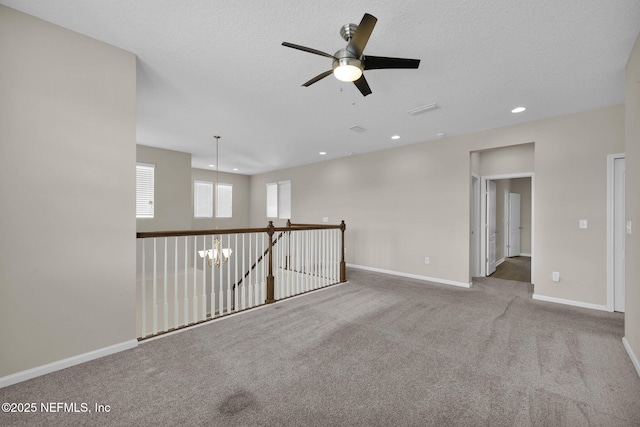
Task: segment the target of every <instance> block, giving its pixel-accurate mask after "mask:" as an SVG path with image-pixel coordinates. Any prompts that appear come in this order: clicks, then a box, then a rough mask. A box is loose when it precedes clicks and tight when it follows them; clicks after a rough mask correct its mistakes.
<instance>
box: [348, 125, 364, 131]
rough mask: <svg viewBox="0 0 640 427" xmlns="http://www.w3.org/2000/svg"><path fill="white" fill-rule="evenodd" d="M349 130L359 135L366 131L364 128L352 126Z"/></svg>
mask: <svg viewBox="0 0 640 427" xmlns="http://www.w3.org/2000/svg"><path fill="white" fill-rule="evenodd" d="M349 129H350V130H352V131H354V132H358V133H362V132H365V131H366V129H365V128H363V127H362V126H358V125H355V126H351V127H350V128H349Z"/></svg>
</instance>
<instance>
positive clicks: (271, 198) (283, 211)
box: [267, 181, 291, 219]
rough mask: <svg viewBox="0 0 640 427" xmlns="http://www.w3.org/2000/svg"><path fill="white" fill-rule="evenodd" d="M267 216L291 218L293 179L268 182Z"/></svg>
mask: <svg viewBox="0 0 640 427" xmlns="http://www.w3.org/2000/svg"><path fill="white" fill-rule="evenodd" d="M267 218H281V219H291V181H280V182H272V183H269V184H267Z"/></svg>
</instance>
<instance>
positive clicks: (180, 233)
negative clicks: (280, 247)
mask: <svg viewBox="0 0 640 427" xmlns="http://www.w3.org/2000/svg"><path fill="white" fill-rule="evenodd" d="M343 222H344V221H343ZM341 227H342V224H337V225H336V224H333V225H329V224H291V225H290V226H286V227H274V228H273V231H277V232H280V231H295V230H319V229H339V228H341ZM268 232H269V228H220V229H214V230H170V231H140V232H137V233H136V237H137V238H138V239H146V238H151V237H181V236H202V235H206V236H210V235H218V234H242V233H268Z"/></svg>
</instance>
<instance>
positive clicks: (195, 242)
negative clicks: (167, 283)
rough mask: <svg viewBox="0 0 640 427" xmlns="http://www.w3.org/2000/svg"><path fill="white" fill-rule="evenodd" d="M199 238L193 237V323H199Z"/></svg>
mask: <svg viewBox="0 0 640 427" xmlns="http://www.w3.org/2000/svg"><path fill="white" fill-rule="evenodd" d="M197 261H198V236H193V323H196V322H197V321H198V286H197V276H198V274H197V273H198V268H197Z"/></svg>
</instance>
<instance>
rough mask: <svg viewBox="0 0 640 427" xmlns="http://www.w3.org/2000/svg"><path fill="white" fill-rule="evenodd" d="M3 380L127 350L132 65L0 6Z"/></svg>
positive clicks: (112, 51)
mask: <svg viewBox="0 0 640 427" xmlns="http://www.w3.org/2000/svg"><path fill="white" fill-rule="evenodd" d="M0 63H1V64H2V66H1V71H0V94H1V95H0V324H1V325H2V328H0V347H1V348H2V349H1V350H0V378H2V377H5V376H8V375H10V374H15V373H18V372H21V371H25V370H28V369H30V368H34V367H38V366H42V365H45V364H47V363H50V362H54V361H59V360H61V359H65V358H69V357H73V356H78V355H80V354H83V353H87V352H91V351H94V350H99V349H104V348H105V347H109V346H118V345H120V344H122V343H124V342H131V341H132V340H133V342H134V344H135V336H136V335H135V286H136V284H135V264H136V263H135V239H134V234H135V229H136V225H135V219H134V218H135V191H134V189H135V173H134V166H135V158H136V155H135V132H136V106H135V103H136V99H135V93H136V81H135V75H136V68H135V67H136V59H135V56H134V55H133V54H131V53H129V52H125V51H123V50H120V49H117V48H115V47H112V46H108V45H106V44H104V43H101V42H98V41H96V40H93V39H90V38H87V37H85V36H82V35H79V34H77V33H74V32H71V31H68V30H66V29H63V28H61V27H58V26H55V25H52V24H49V23H46V22H44V21H41V20H39V19H36V18H34V17H31V16H29V15H25V14H23V13H20V12H17V11H15V10H13V9H10V8H7V7H5V6H0Z"/></svg>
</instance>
